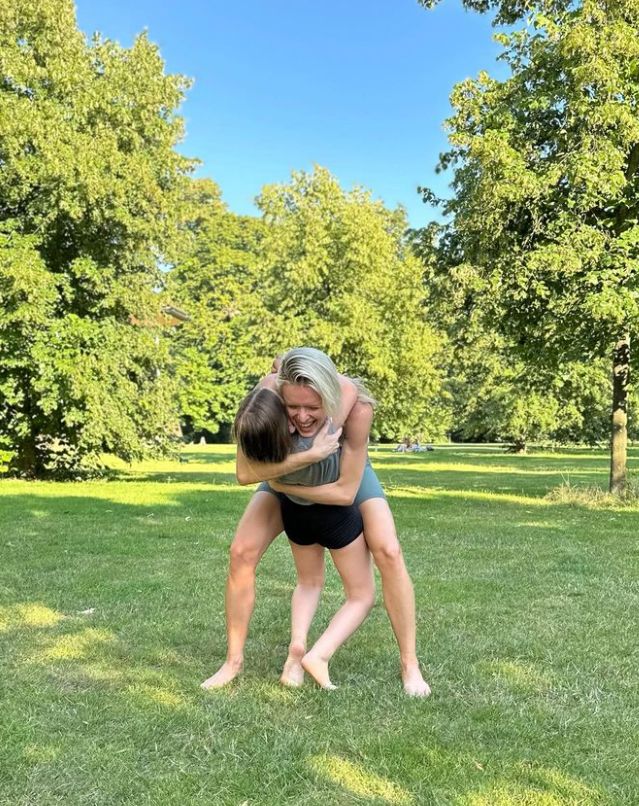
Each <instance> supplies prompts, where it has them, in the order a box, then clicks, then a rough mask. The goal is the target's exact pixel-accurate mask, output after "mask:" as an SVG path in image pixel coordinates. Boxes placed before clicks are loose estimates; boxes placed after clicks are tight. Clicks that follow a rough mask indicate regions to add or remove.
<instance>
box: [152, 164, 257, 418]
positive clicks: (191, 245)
mask: <svg viewBox="0 0 639 806" xmlns="http://www.w3.org/2000/svg"><path fill="white" fill-rule="evenodd" d="M183 211H184V213H183V216H184V218H183V232H184V237H183V238H182V241H181V248H180V252H179V255H178V257H177V259H176V262H175V267H174V268H173V269H172V270H171V272H170V273H169V275H168V293H169V295H170V298H171V299H172V300H173V301H175V302H176V303H177V304H179V305H180V306H181V307H183V308H184V309H185V310H186V311H188V313H189V317H190V320H189V321H188V322H187V323H186V324H184V325H183V326H182V327H180V328H179V329H178V330H177V331H176V333H175V335H174V339H173V347H172V352H173V356H174V362H175V373H176V378H177V380H178V399H179V404H180V414H181V416H182V418H183V420H184V422H185V425H186V427H187V430H188V431H198V430H200V429H203V428H205V429H208V430H209V431H212V432H214V433H215V432H218V431H219V430H220V428H224V426H226V425H228V424H229V423H231V422H232V421H233V418H234V416H235V412H236V411H237V408H238V405H239V403H240V401H241V399H242V397H243V396H244V395H245V394H246V392H247V391H248V390H249V389H250V388H251V387H252V386H253V385H255V383H256V382H257V380H258V379H259V378H260V377H261V376H262V375H264V373H265V372H266V371H267V369H268V367H269V366H270V360H271V359H272V358H273V356H272V355H269V354H268V350H266V351H265V349H264V348H263V346H262V344H263V341H264V335H263V333H264V328H263V327H261V326H260V322H259V317H258V319H257V321H256V315H258V313H259V311H260V309H261V302H260V296H259V294H258V287H259V264H258V256H259V249H260V243H261V239H262V231H263V224H262V222H261V221H260V220H259V219H257V218H250V217H248V216H237V215H234V214H233V213H231V212H229V210H228V209H227V207H226V205H225V204H224V202H223V201H222V199H221V194H220V191H219V188H218V187H217V186H216V185H215V184H214V183H213V182H212V181H211V180H208V179H198V180H192V181H191V182H190V183H189V185H188V187H187V189H186V192H185V195H184V199H183ZM265 353H266V354H265Z"/></svg>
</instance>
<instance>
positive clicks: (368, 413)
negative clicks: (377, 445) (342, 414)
mask: <svg viewBox="0 0 639 806" xmlns="http://www.w3.org/2000/svg"><path fill="white" fill-rule="evenodd" d="M372 422H373V407H372V406H371V404H370V403H360V402H357V403H355V405H354V406H353V408H352V409H351V413H350V414H349V415H348V417H347V419H346V422H345V423H344V438H345V439H347V440H349V442H353V441H361V440H368V435H369V431H370V428H371V424H372Z"/></svg>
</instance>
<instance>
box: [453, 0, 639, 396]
mask: <svg viewBox="0 0 639 806" xmlns="http://www.w3.org/2000/svg"><path fill="white" fill-rule="evenodd" d="M638 24H639V7H637V6H636V4H635V3H633V2H620V3H615V4H613V5H612V6H610V5H606V6H604V5H603V4H601V3H599V2H585V3H583V4H582V5H580V6H578V7H575V8H571V9H570V10H566V11H561V12H558V13H556V14H555V15H554V16H552V17H550V16H547V15H545V16H544V15H538V16H537V17H536V18H535V20H534V26H533V27H532V29H523V30H521V31H516V32H513V33H510V34H502V35H500V37H499V38H500V41H501V42H502V45H503V46H504V55H505V58H506V59H507V61H508V63H509V65H510V67H511V76H510V77H509V78H508V79H506V80H505V81H496V80H495V79H492V78H490V77H489V76H488V75H487V74H485V73H482V74H480V75H479V77H478V78H477V79H476V80H467V81H464V82H462V83H461V84H459V85H457V86H456V87H455V90H454V92H453V95H452V103H453V107H454V114H453V116H452V117H451V119H450V120H449V121H448V125H449V129H450V143H451V150H450V151H449V152H448V153H447V154H445V155H444V156H443V157H442V159H441V163H440V166H441V167H442V168H447V167H452V169H453V171H454V179H453V191H454V193H453V196H452V197H451V198H450V199H449V200H448V201H446V202H444V205H443V207H444V212H445V214H446V215H447V216H449V217H450V223H449V225H448V226H447V227H446V228H445V232H444V233H443V235H442V237H441V241H440V247H439V248H440V257H441V260H442V261H443V263H442V265H444V264H445V266H446V274H447V276H448V278H449V281H450V282H451V283H452V284H454V285H457V286H458V287H459V289H461V291H460V292H458V293H461V294H462V295H464V294H465V295H466V297H467V299H466V304H470V305H479V306H480V307H481V310H482V315H483V318H484V321H485V322H486V326H487V327H490V328H495V329H496V330H497V331H498V332H500V333H501V334H503V335H504V336H505V337H506V338H507V339H508V340H509V341H510V342H512V343H513V344H514V345H516V347H517V349H518V351H519V354H520V355H521V356H523V358H524V359H525V360H526V361H527V362H529V363H530V364H531V365H534V366H540V365H546V366H554V367H557V366H558V365H559V364H560V363H562V362H564V363H565V362H566V361H569V360H570V361H586V360H587V361H593V360H596V359H598V358H601V357H604V356H606V355H611V354H612V349H613V346H614V345H615V344H617V343H620V342H624V343H627V340H628V337H629V334H630V333H631V332H634V331H635V330H636V327H637V323H638V321H639V272H638V271H637V269H638V268H639V266H638V263H637V259H638V244H639V225H638V222H637V211H638V210H639V193H638V190H639V117H638V116H637V102H638V100H639V73H638V72H637V61H638V56H639V40H637V37H636V31H637V26H638ZM626 377H627V376H626ZM623 405H624V407H625V400H624V403H623Z"/></svg>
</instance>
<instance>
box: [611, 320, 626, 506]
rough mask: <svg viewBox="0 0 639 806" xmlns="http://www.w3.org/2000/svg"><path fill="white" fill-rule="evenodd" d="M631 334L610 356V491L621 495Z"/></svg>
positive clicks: (624, 475) (624, 463)
mask: <svg viewBox="0 0 639 806" xmlns="http://www.w3.org/2000/svg"><path fill="white" fill-rule="evenodd" d="M629 375H630V335H629V334H626V335H625V336H623V337H622V338H621V339H620V340H619V341H618V342H617V344H616V345H615V349H614V350H613V357H612V433H611V438H610V492H611V493H614V494H615V495H621V494H622V493H623V491H624V490H625V488H626V456H627V448H628V429H627V423H628V410H627V409H628V379H629Z"/></svg>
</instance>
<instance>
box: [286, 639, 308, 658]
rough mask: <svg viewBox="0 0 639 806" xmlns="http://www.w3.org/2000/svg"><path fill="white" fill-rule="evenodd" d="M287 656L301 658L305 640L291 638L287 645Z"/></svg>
mask: <svg viewBox="0 0 639 806" xmlns="http://www.w3.org/2000/svg"><path fill="white" fill-rule="evenodd" d="M288 654H289V657H293V658H302V657H304V655H305V654H306V642H305V641H296V640H293V641H291V643H290V644H289V645H288Z"/></svg>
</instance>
